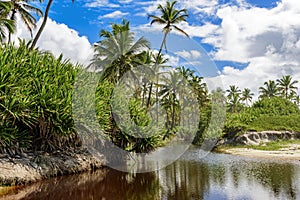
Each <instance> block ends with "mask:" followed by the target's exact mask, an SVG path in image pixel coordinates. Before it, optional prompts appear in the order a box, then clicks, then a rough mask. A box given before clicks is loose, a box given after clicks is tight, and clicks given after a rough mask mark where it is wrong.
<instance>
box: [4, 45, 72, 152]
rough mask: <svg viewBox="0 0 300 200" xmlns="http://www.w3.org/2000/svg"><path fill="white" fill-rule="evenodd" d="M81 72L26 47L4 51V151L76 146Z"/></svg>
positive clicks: (12, 47) (48, 55)
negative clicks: (75, 98)
mask: <svg viewBox="0 0 300 200" xmlns="http://www.w3.org/2000/svg"><path fill="white" fill-rule="evenodd" d="M76 72H77V69H76V67H74V66H73V65H72V64H70V63H69V62H68V61H66V60H63V59H62V56H60V57H59V58H57V59H56V58H55V57H54V56H53V55H52V54H50V53H47V52H44V53H42V52H40V51H39V50H29V47H28V45H27V44H25V43H24V42H21V44H20V47H18V48H16V47H14V46H13V45H4V46H2V47H1V48H0V151H2V152H5V151H6V152H7V151H8V153H14V151H16V150H18V149H31V150H38V151H39V150H42V151H52V150H54V149H62V148H63V147H71V146H72V145H74V144H75V143H74V139H75V140H76V134H75V130H74V123H73V119H72V110H71V108H72V90H73V85H74V79H75V75H76ZM71 141H72V142H71Z"/></svg>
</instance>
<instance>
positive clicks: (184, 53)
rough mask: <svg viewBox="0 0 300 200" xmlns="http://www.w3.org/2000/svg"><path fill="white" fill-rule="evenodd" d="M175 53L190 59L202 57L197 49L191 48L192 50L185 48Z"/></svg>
mask: <svg viewBox="0 0 300 200" xmlns="http://www.w3.org/2000/svg"><path fill="white" fill-rule="evenodd" d="M175 54H176V55H178V56H181V57H183V58H184V59H186V60H188V61H189V60H196V59H199V58H200V57H201V53H200V52H199V51H197V50H190V51H186V50H183V51H178V52H176V53H175Z"/></svg>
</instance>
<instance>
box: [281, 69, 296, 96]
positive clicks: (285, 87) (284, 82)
mask: <svg viewBox="0 0 300 200" xmlns="http://www.w3.org/2000/svg"><path fill="white" fill-rule="evenodd" d="M277 83H278V90H279V92H280V93H281V95H282V96H284V97H285V98H286V99H289V98H291V97H292V96H293V94H296V91H295V90H297V89H298V88H297V87H296V86H295V84H297V83H298V81H292V77H291V76H290V75H287V76H282V78H281V79H277ZM291 94H292V95H291Z"/></svg>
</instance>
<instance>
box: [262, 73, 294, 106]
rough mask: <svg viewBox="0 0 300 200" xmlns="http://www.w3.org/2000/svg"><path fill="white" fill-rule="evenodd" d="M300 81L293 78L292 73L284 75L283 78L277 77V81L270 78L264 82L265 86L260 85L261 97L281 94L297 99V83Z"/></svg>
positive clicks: (287, 97)
mask: <svg viewBox="0 0 300 200" xmlns="http://www.w3.org/2000/svg"><path fill="white" fill-rule="evenodd" d="M297 83H298V81H296V80H292V76H291V75H286V76H282V78H281V79H277V80H276V82H275V81H274V80H269V81H268V82H265V83H264V87H259V90H260V96H259V97H260V98H263V97H267V98H270V97H273V96H281V97H283V98H285V99H289V100H292V101H293V100H295V99H297V96H299V95H298V94H297V89H298V88H297V87H296V86H295V84H297Z"/></svg>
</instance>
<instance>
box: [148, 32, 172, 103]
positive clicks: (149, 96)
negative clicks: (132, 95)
mask: <svg viewBox="0 0 300 200" xmlns="http://www.w3.org/2000/svg"><path fill="white" fill-rule="evenodd" d="M167 34H168V32H165V34H164V38H163V41H162V43H161V45H160V49H159V52H158V54H157V57H156V61H155V65H154V71H156V67H157V64H158V59H159V56H160V55H161V52H162V49H163V46H164V43H165V41H166V39H167ZM152 87H153V82H151V83H150V89H149V95H148V100H147V108H149V106H150V100H151V93H152Z"/></svg>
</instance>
